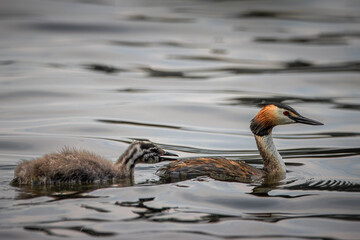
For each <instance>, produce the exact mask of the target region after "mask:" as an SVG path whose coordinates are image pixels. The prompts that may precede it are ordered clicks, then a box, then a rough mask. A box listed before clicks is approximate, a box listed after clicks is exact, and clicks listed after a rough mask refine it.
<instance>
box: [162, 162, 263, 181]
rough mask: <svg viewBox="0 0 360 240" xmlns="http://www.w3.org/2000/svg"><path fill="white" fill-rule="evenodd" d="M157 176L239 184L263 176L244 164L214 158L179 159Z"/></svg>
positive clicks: (260, 171)
mask: <svg viewBox="0 0 360 240" xmlns="http://www.w3.org/2000/svg"><path fill="white" fill-rule="evenodd" d="M157 174H158V175H160V176H161V177H162V178H163V179H168V180H186V179H191V178H195V177H199V176H208V177H211V178H213V179H217V180H223V181H239V182H252V181H256V180H259V179H261V178H262V177H263V176H264V175H265V174H264V172H263V171H262V170H261V169H258V168H255V167H252V166H250V165H248V164H246V163H244V162H241V161H233V160H228V159H224V158H216V157H202V158H193V159H192V158H188V159H181V160H179V161H176V162H171V163H169V164H168V165H166V166H164V167H162V168H160V169H159V170H158V172H157Z"/></svg>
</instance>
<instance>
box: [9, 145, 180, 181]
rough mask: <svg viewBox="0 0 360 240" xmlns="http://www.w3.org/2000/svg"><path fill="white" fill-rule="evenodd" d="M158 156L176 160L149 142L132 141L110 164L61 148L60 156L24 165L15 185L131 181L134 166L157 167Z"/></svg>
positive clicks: (17, 175) (92, 155)
mask: <svg viewBox="0 0 360 240" xmlns="http://www.w3.org/2000/svg"><path fill="white" fill-rule="evenodd" d="M161 156H176V155H175V154H172V153H169V152H166V151H164V150H163V149H161V148H159V147H157V146H156V145H155V144H154V143H152V142H149V141H135V142H133V143H132V144H131V145H130V146H129V147H128V148H127V150H126V151H125V152H124V153H123V154H122V155H121V156H120V157H119V158H118V160H117V161H116V163H115V164H114V163H112V162H111V161H109V160H106V159H104V158H102V157H100V156H98V155H96V154H94V153H91V152H88V151H85V150H76V149H70V148H64V149H63V150H62V151H61V152H59V153H51V154H46V155H44V156H43V157H40V158H37V159H34V160H31V161H23V162H21V163H20V164H19V165H18V166H17V167H16V168H15V172H14V179H13V181H12V184H14V185H24V184H32V185H37V184H39V185H49V184H59V183H93V182H101V181H116V180H119V179H124V178H130V177H132V176H133V174H134V167H135V164H136V163H157V162H160V161H161V158H160V157H161Z"/></svg>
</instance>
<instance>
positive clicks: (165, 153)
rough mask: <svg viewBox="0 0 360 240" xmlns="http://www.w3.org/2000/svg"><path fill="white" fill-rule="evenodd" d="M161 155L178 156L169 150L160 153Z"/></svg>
mask: <svg viewBox="0 0 360 240" xmlns="http://www.w3.org/2000/svg"><path fill="white" fill-rule="evenodd" d="M162 156H174V157H178V155H177V154H175V153H171V152H166V151H165V152H164V153H163V154H162Z"/></svg>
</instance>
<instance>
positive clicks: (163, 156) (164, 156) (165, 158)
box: [160, 151, 178, 161]
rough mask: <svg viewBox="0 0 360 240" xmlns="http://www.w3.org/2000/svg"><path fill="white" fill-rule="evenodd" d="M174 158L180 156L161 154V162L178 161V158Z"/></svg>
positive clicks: (165, 152)
mask: <svg viewBox="0 0 360 240" xmlns="http://www.w3.org/2000/svg"><path fill="white" fill-rule="evenodd" d="M172 157H178V155H177V154H175V153H171V152H167V151H164V153H163V154H161V156H160V161H175V160H177V158H172Z"/></svg>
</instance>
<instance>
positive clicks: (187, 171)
mask: <svg viewBox="0 0 360 240" xmlns="http://www.w3.org/2000/svg"><path fill="white" fill-rule="evenodd" d="M291 123H303V124H309V125H323V124H322V123H320V122H318V121H315V120H312V119H309V118H306V117H303V116H301V115H300V114H299V113H298V112H297V111H296V110H295V109H293V108H292V107H290V106H288V105H285V104H280V103H274V104H269V105H266V106H264V107H263V108H262V109H261V110H260V111H259V112H258V114H257V115H256V116H255V117H254V118H253V119H252V120H251V124H250V129H251V131H252V133H253V134H254V136H255V140H256V144H257V148H258V150H259V152H260V155H261V157H262V159H263V163H264V168H263V169H259V168H255V167H252V166H250V165H248V164H246V163H244V162H241V161H234V160H229V159H226V158H217V157H200V158H188V159H179V160H178V161H174V162H171V163H169V164H167V165H164V166H162V167H161V168H160V169H159V170H158V171H157V175H159V176H160V177H161V178H162V179H163V180H166V181H179V180H185V179H191V178H195V177H199V176H208V177H211V178H213V179H218V180H228V181H239V182H252V181H257V180H260V179H263V178H268V179H272V180H275V181H277V180H280V179H283V178H284V177H285V174H286V168H285V163H284V161H283V160H282V157H281V155H280V154H279V152H278V151H277V149H276V147H275V145H274V142H273V138H272V134H271V133H272V129H273V127H275V126H277V125H284V124H291Z"/></svg>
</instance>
